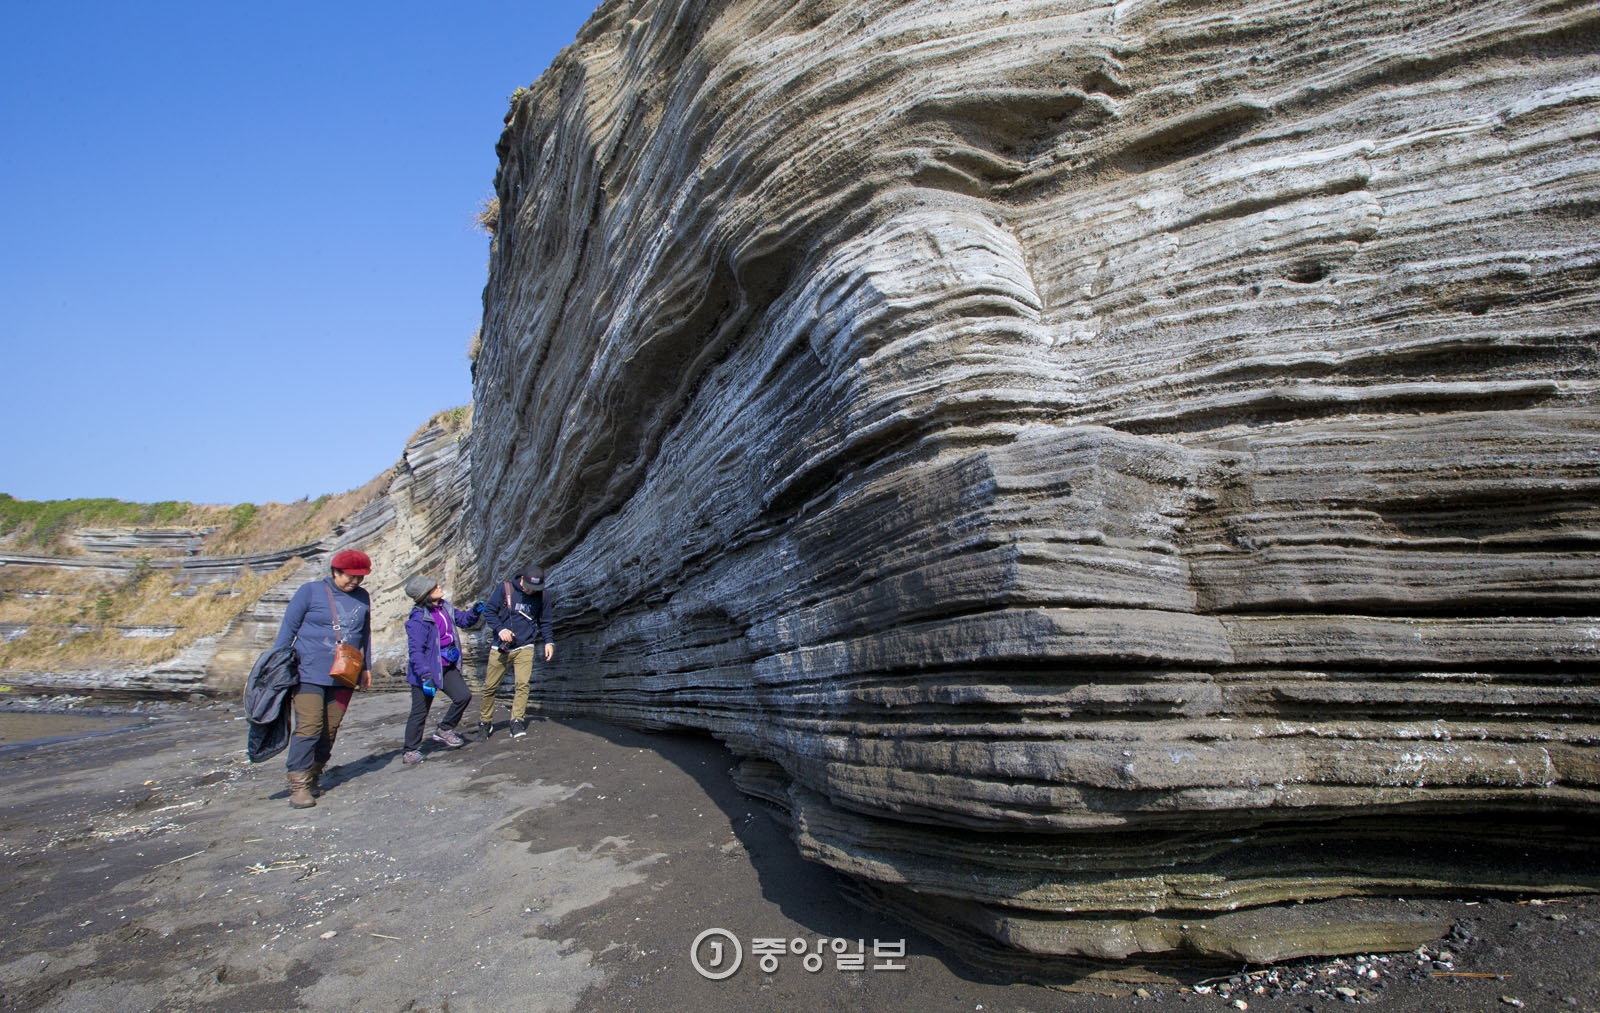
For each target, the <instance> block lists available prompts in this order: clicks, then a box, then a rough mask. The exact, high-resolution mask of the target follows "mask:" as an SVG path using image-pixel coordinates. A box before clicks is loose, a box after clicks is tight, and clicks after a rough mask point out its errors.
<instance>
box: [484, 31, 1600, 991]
mask: <svg viewBox="0 0 1600 1013" xmlns="http://www.w3.org/2000/svg"><path fill="white" fill-rule="evenodd" d="M498 150H499V153H500V157H501V163H500V169H499V173H498V176H497V178H496V188H497V192H498V196H499V202H500V208H499V214H500V218H499V222H498V228H497V232H496V238H495V241H494V246H493V250H492V258H491V262H490V269H489V280H488V286H487V288H486V291H485V317H484V330H483V346H482V351H481V354H480V355H479V357H478V359H477V360H476V363H475V367H474V383H475V431H474V435H473V450H472V464H473V473H472V477H471V483H472V486H471V490H470V495H469V496H468V497H467V502H468V504H469V509H470V510H471V517H470V518H469V523H468V527H469V528H470V529H471V530H472V531H473V532H474V534H473V536H472V538H473V544H472V546H471V549H472V552H473V553H474V557H475V562H474V564H473V565H474V566H476V567H477V568H478V570H479V572H478V573H476V574H475V576H476V577H477V578H479V579H481V581H483V582H485V583H487V582H488V581H490V580H496V579H499V578H500V577H503V576H505V575H506V574H507V573H508V572H510V571H512V570H513V569H514V568H515V567H517V566H518V565H520V564H521V563H523V562H526V561H531V560H539V561H542V562H544V563H546V564H547V565H548V566H549V568H550V573H551V579H552V585H553V588H554V592H555V593H556V594H557V596H558V599H559V609H558V615H559V621H558V633H557V638H558V641H559V642H560V651H561V655H560V657H561V659H562V660H561V661H560V663H558V664H557V665H554V666H551V667H550V668H549V669H548V670H547V672H546V673H545V676H544V680H543V683H542V685H541V693H542V698H543V705H544V707H545V708H546V709H547V710H549V711H552V712H556V713H562V714H582V715H589V716H593V717H598V718H603V719H606V720H610V721H616V722H622V723H625V724H629V725H633V726H638V727H644V728H658V729H667V728H677V729H698V730H704V731H707V732H710V733H712V734H714V735H716V736H717V737H719V738H721V739H723V740H724V741H726V742H727V743H728V744H729V745H730V747H731V748H733V749H734V750H735V751H736V752H738V753H740V754H742V755H743V756H745V757H747V758H748V759H747V761H746V762H745V763H744V765H743V768H742V771H741V776H742V777H743V781H744V784H745V785H746V787H747V788H748V789H749V790H750V791H752V792H754V793H756V794H759V795H762V796H764V797H767V798H770V799H772V800H774V801H775V802H778V803H779V804H781V805H782V806H783V807H785V808H786V809H787V811H788V813H789V815H790V816H791V817H792V820H793V826H794V837H795V840H796V842H797V844H798V847H799V850H800V852H801V853H802V854H803V855H804V856H805V857H806V858H809V859H812V860H815V861H818V862H822V863H826V864H827V865H829V866H832V867H833V868H835V869H838V870H840V871H841V872H843V873H845V874H847V875H848V876H849V877H851V880H852V881H853V882H854V883H855V884H856V888H857V889H858V890H859V892H860V893H861V895H862V896H863V897H864V898H867V899H869V900H871V901H872V902H875V903H878V904H881V905H883V906H885V907H887V908H889V909H890V910H894V911H896V912H898V913H900V914H901V915H902V916H903V917H905V918H907V919H909V920H911V921H913V922H915V923H917V924H920V925H922V926H924V927H926V928H928V929H929V930H930V931H932V932H935V933H936V934H939V935H941V936H942V937H943V938H945V939H947V940H949V941H952V942H954V943H956V944H958V945H961V946H963V947H965V948H966V950H967V952H968V953H970V954H974V955H983V954H988V955H990V956H994V955H996V954H1010V955H1013V956H1014V957H1015V958H1016V959H1017V960H1024V959H1026V960H1035V961H1043V962H1044V963H1043V965H1042V966H1063V967H1064V966H1068V965H1069V964H1070V963H1071V962H1072V961H1074V960H1082V959H1086V958H1087V959H1106V958H1138V959H1141V960H1147V959H1154V958H1160V957H1163V956H1179V955H1182V956H1192V955H1195V954H1201V955H1209V956H1213V957H1218V958H1226V959H1229V960H1248V961H1270V960H1277V959H1283V958H1287V957H1292V956H1296V955H1301V954H1311V953H1339V952H1355V951H1360V950H1368V949H1398V948H1401V947H1403V946H1414V945H1416V944H1417V941H1418V940H1420V939H1427V938H1431V937H1432V936H1433V935H1435V934H1437V933H1438V932H1439V931H1440V928H1441V927H1440V926H1439V925H1437V924H1433V923H1430V922H1427V921H1425V920H1419V919H1417V917H1416V916H1415V914H1414V905H1409V906H1408V905H1407V904H1405V903H1402V902H1401V901H1400V900H1398V898H1417V897H1423V896H1428V895H1441V896H1451V897H1455V896H1463V895H1485V894H1494V893H1513V894H1518V895H1525V894H1539V893H1555V892H1562V891H1589V890H1595V889H1596V888H1600V865H1597V861H1596V858H1595V856H1596V855H1597V854H1600V852H1597V851H1596V844H1597V841H1596V832H1595V830H1594V829H1593V827H1594V826H1595V816H1596V815H1597V814H1600V749H1597V734H1600V721H1597V718H1600V681H1597V662H1600V619H1597V618H1596V615H1597V611H1600V607H1597V605H1596V593H1597V590H1600V586H1597V585H1600V581H1597V578H1600V556H1597V555H1596V551H1595V550H1596V545H1597V542H1600V497H1597V491H1600V414H1597V412H1596V396H1595V381H1596V375H1597V369H1596V358H1595V346H1596V340H1597V338H1600V285H1597V283H1596V282H1597V279H1600V230H1597V228H1596V225H1597V211H1600V8H1597V7H1595V6H1594V5H1593V4H1589V3H1579V2H1561V0H1548V2H1539V0H1455V2H1442V0H1412V2H1408V3H1404V4H1394V3H1377V2H1370V0H1321V2H1296V3H1282V2H1274V0H1255V2H1245V3H1209V2H1196V0H1166V2H1163V0H1145V2H1141V0H1125V2H1121V3H1090V2H1086V0H1066V2H1063V0H1006V2H973V0H894V2H891V0H808V2H800V3H793V2H789V0H785V2H781V3H780V2H774V0H688V2H681V3H680V2H670V3H669V2H656V0H610V2H607V3H605V4H604V5H603V6H602V7H601V8H600V10H599V11H598V12H597V13H596V15H595V17H594V19H593V20H591V22H590V23H589V24H588V25H587V26H586V27H585V28H584V30H583V31H582V33H581V34H580V36H579V38H578V40H577V41H576V43H575V44H574V45H572V46H571V47H569V48H568V49H567V50H566V51H565V52H564V53H563V54H562V55H561V56H560V57H559V58H558V59H557V60H556V61H555V62H554V64H553V65H552V66H551V68H550V70H549V71H548V72H547V73H546V74H545V75H544V76H542V77H541V78H540V79H539V80H538V81H537V82H535V83H534V85H533V87H532V88H531V89H529V90H527V91H526V92H524V93H520V94H519V96H518V97H517V98H516V100H515V101H514V103H513V106H512V109H511V112H510V114H509V115H508V117H507V127H506V130H505V133H504V135H503V136H502V138H501V141H500V144H499V148H498ZM1052 961H1053V962H1056V963H1055V964H1054V965H1052V964H1051V962H1052Z"/></svg>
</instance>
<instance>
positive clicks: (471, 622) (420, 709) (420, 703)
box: [400, 574, 482, 766]
mask: <svg viewBox="0 0 1600 1013" xmlns="http://www.w3.org/2000/svg"><path fill="white" fill-rule="evenodd" d="M406 597H407V598H410V599H411V600H412V601H413V602H415V603H416V604H415V607H414V608H412V610H411V616H410V618H408V619H407V620H406V655H407V659H408V660H407V663H406V682H408V683H410V685H411V715H410V717H408V718H406V742H405V753H404V755H402V756H401V758H400V759H401V762H403V763H405V764H406V765H407V766H410V765H412V764H416V763H421V762H422V728H423V726H424V725H426V724H427V723H428V711H429V710H430V709H431V708H432V707H433V695H434V693H435V692H436V691H438V690H441V689H442V690H444V692H445V695H446V696H448V697H449V698H450V709H449V710H447V711H445V712H444V717H443V718H441V719H440V720H439V725H438V727H437V728H435V729H434V732H433V734H432V735H431V736H429V738H430V739H432V740H433V741H434V742H438V743H440V744H441V745H443V746H445V747H446V748H447V749H458V748H460V747H461V746H462V745H464V744H465V743H464V742H463V740H462V738H461V736H459V735H457V734H456V732H455V727H456V722H458V721H460V720H461V715H463V714H465V713H466V711H467V704H469V703H471V702H472V690H470V689H468V688H467V680H465V679H463V678H462V677H461V639H460V637H459V636H458V635H457V633H456V630H457V628H458V627H459V628H462V629H466V628H468V627H471V626H475V625H477V622H478V614H479V613H480V612H482V607H481V606H480V607H479V608H478V609H477V610H476V611H473V612H463V611H462V610H460V609H458V608H456V607H455V606H454V605H452V604H450V603H449V602H447V601H445V600H444V590H443V589H442V588H441V587H440V586H439V584H438V582H437V581H434V580H433V579H431V578H429V577H425V576H423V575H421V574H418V575H417V576H415V577H412V578H411V579H410V580H408V581H406Z"/></svg>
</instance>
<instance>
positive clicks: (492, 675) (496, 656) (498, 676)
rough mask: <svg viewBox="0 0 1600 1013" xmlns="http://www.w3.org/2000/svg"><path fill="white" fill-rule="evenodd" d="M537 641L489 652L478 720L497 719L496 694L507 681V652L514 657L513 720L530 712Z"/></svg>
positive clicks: (524, 716)
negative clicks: (534, 654) (505, 649)
mask: <svg viewBox="0 0 1600 1013" xmlns="http://www.w3.org/2000/svg"><path fill="white" fill-rule="evenodd" d="M537 646H538V645H537V644H525V645H523V646H522V647H517V648H513V649H512V650H509V651H496V650H491V651H490V652H489V667H488V669H487V670H486V671H485V672H484V674H483V696H482V702H481V703H480V704H479V706H478V720H480V721H482V722H484V723H485V724H488V723H489V722H491V721H493V720H494V698H495V694H497V693H499V692H500V684H501V683H502V682H505V681H506V656H507V655H510V657H511V720H513V721H521V720H523V719H524V718H526V716H527V714H528V685H529V684H530V683H531V682H533V652H534V650H535V649H536V648H537Z"/></svg>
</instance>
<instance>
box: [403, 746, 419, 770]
mask: <svg viewBox="0 0 1600 1013" xmlns="http://www.w3.org/2000/svg"><path fill="white" fill-rule="evenodd" d="M400 762H401V763H403V764H405V765H406V766H408V767H414V766H416V765H417V764H419V763H421V762H422V750H420V749H411V750H407V752H406V754H405V755H404V756H402V757H400Z"/></svg>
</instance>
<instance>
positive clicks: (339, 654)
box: [322, 583, 367, 689]
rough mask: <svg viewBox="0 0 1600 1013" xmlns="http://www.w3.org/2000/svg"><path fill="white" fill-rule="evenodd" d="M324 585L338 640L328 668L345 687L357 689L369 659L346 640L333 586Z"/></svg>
mask: <svg viewBox="0 0 1600 1013" xmlns="http://www.w3.org/2000/svg"><path fill="white" fill-rule="evenodd" d="M322 586H323V589H324V590H326V591H327V592H328V609H329V611H331V612H332V613H333V639H334V640H335V641H336V642H335V644H334V646H333V667H332V668H330V669H328V674H329V675H331V676H333V681H334V682H337V683H338V684H339V685H341V686H343V687H344V688H346V689H355V688H356V686H357V685H358V684H359V683H360V682H361V673H362V672H364V671H366V667H367V659H366V658H364V657H362V654H361V648H359V647H354V646H352V645H350V644H347V643H345V642H344V633H343V631H341V630H340V629H339V607H338V606H337V605H335V604H334V603H333V588H331V587H329V586H328V585H327V584H326V583H324V584H323V585H322Z"/></svg>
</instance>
